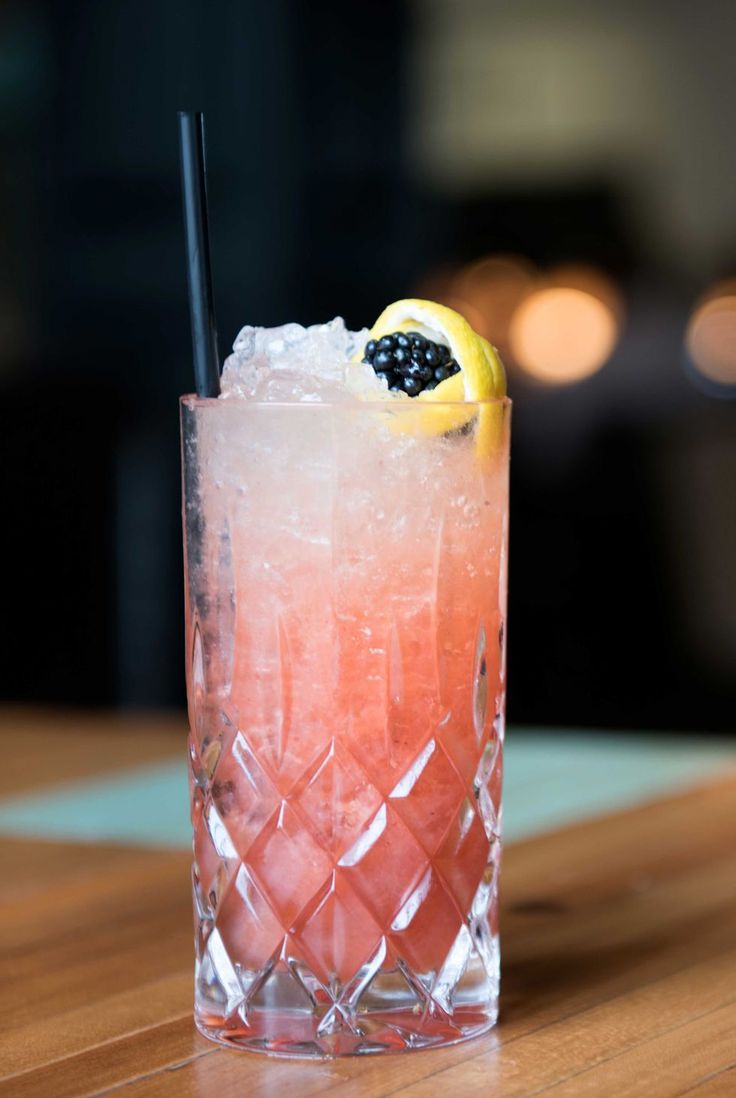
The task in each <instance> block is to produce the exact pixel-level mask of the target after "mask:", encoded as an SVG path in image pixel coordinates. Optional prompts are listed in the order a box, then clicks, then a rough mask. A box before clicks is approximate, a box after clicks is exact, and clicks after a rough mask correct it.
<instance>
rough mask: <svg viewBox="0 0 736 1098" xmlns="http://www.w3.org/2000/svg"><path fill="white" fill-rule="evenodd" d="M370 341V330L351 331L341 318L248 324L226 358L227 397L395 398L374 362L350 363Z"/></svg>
mask: <svg viewBox="0 0 736 1098" xmlns="http://www.w3.org/2000/svg"><path fill="white" fill-rule="evenodd" d="M367 339H368V331H367V329H363V330H362V331H359V332H351V331H349V329H348V328H346V326H345V321H344V320H343V319H342V317H336V318H335V319H334V320H330V321H329V322H328V323H326V324H313V325H311V327H308V328H304V327H303V326H302V325H301V324H284V325H282V326H281V327H278V328H254V327H251V326H247V327H245V328H242V329H241V331H240V332H239V333H238V336H237V338H236V340H235V343H234V344H233V353H232V354H231V355H230V356H229V357H228V358H227V359H226V360H225V367H224V370H223V374H222V395H223V397H238V398H241V399H242V398H245V399H247V400H265V401H295V400H297V401H336V400H345V399H356V398H358V399H365V398H369V397H371V396H372V397H373V399H376V398H379V399H387V398H393V397H394V395H395V394H393V393H389V392H388V389H387V387H386V383H385V382H384V381H383V380H382V379H380V378H378V377H377V376H376V374H375V373H374V372H373V369H372V368H371V367H370V366H368V365H365V364H362V363H358V364H356V363H354V362H352V361H351V359H352V358H353V356H354V355H355V354H356V353H357V352H359V351H361V350H362V348H363V346H364V345H365V343H366V341H367ZM401 395H402V396H403V395H404V394H401Z"/></svg>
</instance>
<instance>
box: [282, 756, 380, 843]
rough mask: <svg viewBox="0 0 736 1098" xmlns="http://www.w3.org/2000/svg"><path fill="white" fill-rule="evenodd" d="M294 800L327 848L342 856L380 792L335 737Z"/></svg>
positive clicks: (299, 787) (361, 827)
mask: <svg viewBox="0 0 736 1098" xmlns="http://www.w3.org/2000/svg"><path fill="white" fill-rule="evenodd" d="M292 801H293V803H295V804H296V805H297V806H298V807H299V809H300V810H301V811H302V813H303V814H304V819H305V821H306V823H307V825H308V826H309V828H310V829H311V830H312V832H313V833H314V835H315V836H316V838H317V839H318V841H319V842H320V844H321V845H322V846H323V847H324V849H325V850H327V851H329V853H330V854H331V855H332V856H333V857H334V858H335V859H339V858H340V856H341V855H342V854H343V853H344V852H345V851H346V850H347V849H349V847H351V846H352V845H353V843H354V842H355V841H356V839H357V838H358V837H359V835H360V833H361V831H362V829H363V827H364V825H365V824H366V822H367V820H369V819H370V817H371V816H372V815H373V814H374V812H375V811H376V809H377V808H378V806H379V804H380V803H381V795H380V793H379V792H378V790H377V789H375V788H374V786H373V785H372V784H371V783H370V781H369V780H368V778H367V776H366V774H365V772H364V771H363V770H362V769H361V767H360V766H359V765H358V764H357V762H356V761H355V759H354V758H353V756H352V754H351V753H350V752H349V751H348V750H347V749H346V748H344V747H341V746H340V745H339V744H337V743H336V742H335V740H332V741H331V742H330V744H329V746H328V747H327V750H326V751H325V752H324V754H323V755H322V756H321V757H320V758H319V759H318V761H317V764H316V766H315V768H314V770H313V771H311V772H310V773H309V775H308V776H307V777H306V778H304V779H303V780H302V781H301V782H300V783H298V785H297V786H296V787H295V789H294V791H293V794H292Z"/></svg>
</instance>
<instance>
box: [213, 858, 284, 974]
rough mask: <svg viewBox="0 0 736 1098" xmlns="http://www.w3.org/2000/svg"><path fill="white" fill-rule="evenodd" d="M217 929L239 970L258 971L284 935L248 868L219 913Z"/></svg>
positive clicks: (230, 892)
mask: <svg viewBox="0 0 736 1098" xmlns="http://www.w3.org/2000/svg"><path fill="white" fill-rule="evenodd" d="M217 928H218V931H219V934H220V937H221V939H222V942H223V945H224V946H225V948H226V949H227V952H228V955H229V957H230V960H231V961H232V962H233V964H234V965H235V966H236V969H239V970H240V969H242V970H246V971H253V970H255V971H259V970H260V969H262V968H263V966H264V965H265V964H266V963H267V962H268V961H269V959H270V958H271V956H272V955H273V953H274V951H275V950H276V948H277V947H278V945H279V942H281V941H282V939H283V937H284V931H283V928H282V926H281V924H280V923H279V921H278V919H277V918H276V916H275V915H274V913H273V911H272V910H271V908H270V906H269V905H268V903H267V902H266V900H265V899H264V897H263V896H262V894H261V892H260V889H259V888H258V886H257V885H256V883H255V881H254V879H253V877H252V875H251V874H250V873H249V872H248V869H247V868H246V866H244V865H242V864H241V866H240V868H239V869H238V872H237V875H236V877H235V880H234V881H233V883H232V885H231V887H230V888H229V890H228V893H227V895H226V896H225V899H224V900H223V902H222V904H221V906H220V909H219V911H218V913H217Z"/></svg>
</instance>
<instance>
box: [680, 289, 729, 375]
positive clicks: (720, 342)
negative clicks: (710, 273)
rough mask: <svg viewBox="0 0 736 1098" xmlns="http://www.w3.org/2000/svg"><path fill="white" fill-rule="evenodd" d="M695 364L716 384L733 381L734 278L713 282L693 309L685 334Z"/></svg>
mask: <svg viewBox="0 0 736 1098" xmlns="http://www.w3.org/2000/svg"><path fill="white" fill-rule="evenodd" d="M686 344H687V350H688V353H689V355H690V358H691V360H692V362H693V365H694V366H695V368H696V369H697V370H698V371H699V372H700V373H701V374H702V375H703V377H705V378H707V379H708V381H712V382H715V383H716V384H717V385H727V386H733V385H736V279H729V280H728V281H725V282H720V283H718V284H716V285H715V286H713V287H712V288H711V289H710V290H709V291H708V292H707V293H706V294H705V295H704V297H703V298H701V300H700V301H699V302H698V304H697V305H696V307H695V309H694V310H693V313H692V316H691V317H690V322H689V324H688V327H687V334H686Z"/></svg>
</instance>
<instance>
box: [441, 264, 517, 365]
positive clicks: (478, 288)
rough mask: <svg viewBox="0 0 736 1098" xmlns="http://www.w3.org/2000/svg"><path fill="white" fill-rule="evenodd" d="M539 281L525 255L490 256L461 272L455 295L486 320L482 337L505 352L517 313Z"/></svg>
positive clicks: (454, 291) (455, 284)
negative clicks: (536, 280)
mask: <svg viewBox="0 0 736 1098" xmlns="http://www.w3.org/2000/svg"><path fill="white" fill-rule="evenodd" d="M535 279H536V270H535V268H534V266H533V265H532V264H531V263H530V262H529V261H528V260H526V259H523V258H522V257H521V256H516V255H489V256H486V257H485V258H483V259H479V260H477V261H476V262H475V263H471V264H469V265H468V266H467V267H464V268H463V269H462V270H461V271H459V272H458V274H457V275H456V276H455V278H454V280H453V284H452V291H451V292H452V294H453V295H454V296H456V297H458V298H460V299H461V300H463V301H466V302H468V304H469V305H470V306H472V308H473V309H474V312H475V315H476V316H482V317H483V329H482V334H483V335H484V336H485V337H486V339H488V340H490V342H491V343H492V344H493V345H494V346H495V347H499V348H500V349H501V350H502V351H503V350H505V349H506V347H507V345H508V337H509V326H510V324H511V318H512V316H513V315H514V311H515V310H516V308H517V307H518V305H519V303H520V302H521V301H522V300H523V299H524V297H525V296H526V294H527V293H529V291H530V290H531V289H532V287H533V286H534V284H535Z"/></svg>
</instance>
